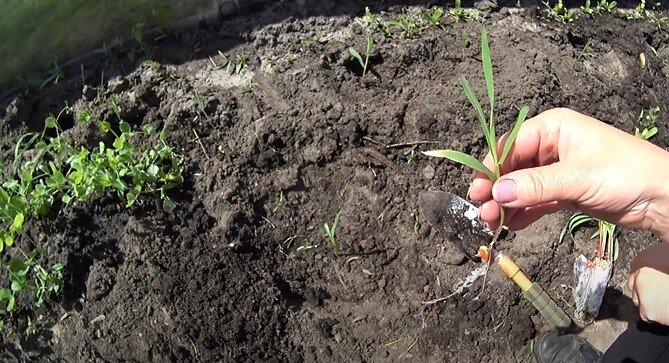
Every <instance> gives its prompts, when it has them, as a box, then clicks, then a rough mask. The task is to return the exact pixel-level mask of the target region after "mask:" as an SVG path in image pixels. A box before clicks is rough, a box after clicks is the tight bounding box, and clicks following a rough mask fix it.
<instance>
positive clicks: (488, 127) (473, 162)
mask: <svg viewBox="0 0 669 363" xmlns="http://www.w3.org/2000/svg"><path fill="white" fill-rule="evenodd" d="M481 55H482V59H483V75H484V78H485V83H486V89H487V91H488V106H489V108H490V109H489V113H488V120H487V121H486V115H485V113H484V112H483V108H482V107H481V103H480V102H479V100H478V98H477V97H476V94H475V93H474V90H473V89H472V86H471V84H470V83H469V81H468V80H467V78H465V77H461V78H460V85H461V86H462V89H463V90H464V92H465V95H466V96H467V98H468V99H469V102H470V103H471V104H472V106H473V107H474V110H475V111H476V116H477V118H478V121H479V124H480V126H481V129H482V131H483V135H484V137H485V140H486V143H487V145H488V149H489V150H490V155H491V156H492V160H493V165H494V168H493V169H494V170H490V169H488V167H486V166H485V165H483V163H481V162H480V161H478V160H477V159H476V158H474V157H473V156H470V155H468V154H465V153H463V152H460V151H456V150H431V151H426V152H423V153H424V154H425V155H428V156H434V157H442V158H447V159H450V160H452V161H455V162H458V163H460V164H463V165H466V166H468V167H470V168H472V169H474V170H477V171H479V172H481V173H484V174H485V175H486V176H487V177H488V178H489V179H490V180H492V181H495V180H497V179H499V178H500V176H501V166H502V164H503V163H504V160H506V157H507V156H508V155H509V152H510V151H511V146H512V145H513V143H514V141H515V139H516V136H517V135H518V131H519V130H520V126H521V125H522V124H523V121H525V118H526V117H527V114H528V112H529V107H527V106H523V107H521V109H520V111H519V112H518V117H517V118H516V122H515V123H514V125H513V127H512V128H511V131H510V132H509V134H508V137H507V139H506V141H505V142H504V146H503V148H502V150H499V149H498V141H497V137H496V130H495V87H494V82H493V73H492V60H491V57H490V48H489V45H488V34H487V33H486V30H485V28H484V29H483V31H482V34H481ZM500 151H501V153H500ZM503 224H504V210H503V209H501V223H500V226H501V225H503Z"/></svg>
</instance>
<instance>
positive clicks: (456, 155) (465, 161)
mask: <svg viewBox="0 0 669 363" xmlns="http://www.w3.org/2000/svg"><path fill="white" fill-rule="evenodd" d="M423 154H425V155H427V156H434V157H438V158H447V159H449V160H453V161H455V162H457V163H460V164H462V165H466V166H468V167H470V168H472V169H474V170H476V171H480V172H482V173H484V174H485V175H487V176H488V178H490V180H493V181H494V180H495V179H496V178H495V174H493V172H492V171H490V169H488V168H487V167H486V166H485V165H483V163H481V162H480V161H478V160H476V159H474V158H473V157H472V156H470V155H467V154H465V153H463V152H460V151H456V150H430V151H423Z"/></svg>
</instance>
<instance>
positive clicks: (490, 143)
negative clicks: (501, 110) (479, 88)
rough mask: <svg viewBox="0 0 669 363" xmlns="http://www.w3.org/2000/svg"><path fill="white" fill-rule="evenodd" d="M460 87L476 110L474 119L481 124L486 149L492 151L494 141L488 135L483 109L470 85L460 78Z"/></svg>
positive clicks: (463, 78)
mask: <svg viewBox="0 0 669 363" xmlns="http://www.w3.org/2000/svg"><path fill="white" fill-rule="evenodd" d="M459 81H460V86H462V90H463V91H465V95H466V96H467V99H469V103H471V104H472V106H473V107H474V110H476V118H477V119H478V120H479V124H481V130H483V134H484V135H485V140H486V143H488V148H489V149H490V150H491V152H492V150H493V147H494V145H495V140H494V139H492V140H491V137H490V136H491V135H490V128H489V127H488V126H487V124H486V121H485V114H484V113H483V108H482V107H481V103H480V102H479V100H478V98H476V94H475V93H474V89H473V88H472V85H471V83H469V81H468V80H467V78H465V77H460V80H459Z"/></svg>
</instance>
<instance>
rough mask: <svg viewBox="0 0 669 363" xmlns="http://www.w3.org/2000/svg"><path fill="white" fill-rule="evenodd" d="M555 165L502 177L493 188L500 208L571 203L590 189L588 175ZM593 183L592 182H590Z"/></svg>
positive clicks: (522, 170)
mask: <svg viewBox="0 0 669 363" xmlns="http://www.w3.org/2000/svg"><path fill="white" fill-rule="evenodd" d="M590 174H591V173H584V172H580V171H579V170H578V169H576V168H573V167H569V166H566V167H565V165H564V163H560V162H558V163H555V164H551V165H546V166H541V167H536V168H529V169H521V170H516V171H514V172H511V173H508V174H506V175H504V176H503V177H502V178H500V179H499V180H497V182H495V184H494V185H493V188H492V196H493V199H495V201H497V203H499V204H500V205H501V206H503V207H509V208H525V207H533V206H537V205H540V204H544V203H550V202H554V201H574V202H578V201H579V198H580V197H581V196H583V195H584V194H586V191H587V190H588V189H589V187H590V186H589V185H588V180H587V179H588V178H589V177H588V175H590ZM590 184H592V181H590Z"/></svg>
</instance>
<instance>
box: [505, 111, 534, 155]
mask: <svg viewBox="0 0 669 363" xmlns="http://www.w3.org/2000/svg"><path fill="white" fill-rule="evenodd" d="M528 112H530V108H529V107H527V106H523V107H522V108H521V109H520V112H518V118H517V119H516V123H515V124H514V125H513V128H511V132H510V133H509V137H508V138H507V139H506V141H505V142H504V149H503V151H502V157H501V158H500V159H499V163H500V164H503V163H504V160H506V157H507V156H508V155H509V151H511V146H513V143H514V142H515V141H516V137H517V136H518V131H520V126H522V125H523V122H524V121H525V118H526V117H527V113H528Z"/></svg>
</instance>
